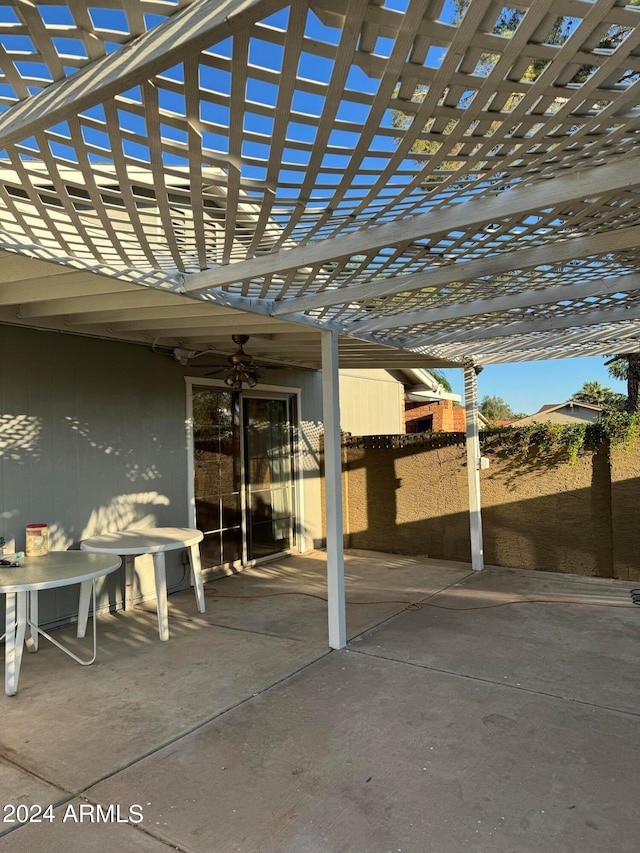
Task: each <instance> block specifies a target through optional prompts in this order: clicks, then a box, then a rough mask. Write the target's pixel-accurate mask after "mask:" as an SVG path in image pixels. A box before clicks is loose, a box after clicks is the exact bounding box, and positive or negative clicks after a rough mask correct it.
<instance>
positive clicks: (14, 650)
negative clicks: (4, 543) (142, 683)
mask: <svg viewBox="0 0 640 853" xmlns="http://www.w3.org/2000/svg"><path fill="white" fill-rule="evenodd" d="M121 563H122V560H121V559H120V557H118V556H117V555H110V556H107V555H105V554H85V553H83V552H82V551H50V552H49V553H48V554H44V555H43V556H41V557H23V558H22V559H21V560H20V566H0V592H3V593H4V594H5V596H6V621H5V625H6V628H5V662H4V685H5V688H4V689H5V693H6V694H7V696H15V694H16V693H17V691H18V678H19V676H20V665H21V663H22V652H23V648H24V643H25V634H26V629H27V627H28V628H29V633H30V637H29V639H28V640H27V648H28V649H29V651H30V652H35V651H36V650H37V648H38V635H39V634H42V636H43V637H46V639H47V640H49V642H51V643H53V645H54V646H57V647H58V648H59V649H61V650H62V651H63V652H64V653H65V654H67V655H69V657H71V658H73V659H74V660H75V661H77V662H78V663H80V664H82V665H83V666H89V664H92V663H93V662H94V660H95V659H96V648H97V646H96V617H95V612H96V606H95V605H96V590H95V581H96V579H97V578H100V577H103V576H104V575H108V574H109V573H110V572H114V571H115V570H116V569H117V568H119V567H120V565H121ZM76 583H79V584H80V597H81V598H82V597H83V595H84V597H85V598H86V600H87V608H88V603H89V600H90V599H91V598H93V654H92V656H91V657H90V658H89V659H83V658H80V657H78V656H77V655H76V654H75V653H74V652H72V651H71V649H68V648H67V647H66V646H64V645H63V644H62V643H60V642H59V641H58V640H56V639H55V638H54V637H52V636H51V635H50V634H48V633H47V632H46V631H43V630H42V628H40V627H39V626H38V591H39V590H41V589H55V588H57V587H61V586H71V585H72V584H76ZM85 630H86V621H85ZM78 636H84V633H83V634H82V635H80V634H79V635H78ZM0 639H1V638H0Z"/></svg>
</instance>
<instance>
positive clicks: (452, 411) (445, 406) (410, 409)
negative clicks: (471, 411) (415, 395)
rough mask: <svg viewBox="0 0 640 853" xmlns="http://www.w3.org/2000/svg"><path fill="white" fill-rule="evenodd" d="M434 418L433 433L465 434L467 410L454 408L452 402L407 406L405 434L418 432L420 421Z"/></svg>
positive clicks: (444, 401)
mask: <svg viewBox="0 0 640 853" xmlns="http://www.w3.org/2000/svg"><path fill="white" fill-rule="evenodd" d="M427 417H432V418H433V425H432V430H433V432H464V430H465V410H464V407H463V406H454V404H453V401H452V400H433V401H431V402H430V403H407V404H406V406H405V413H404V422H405V432H408V433H415V432H418V431H419V430H418V421H420V420H423V419H425V418H427Z"/></svg>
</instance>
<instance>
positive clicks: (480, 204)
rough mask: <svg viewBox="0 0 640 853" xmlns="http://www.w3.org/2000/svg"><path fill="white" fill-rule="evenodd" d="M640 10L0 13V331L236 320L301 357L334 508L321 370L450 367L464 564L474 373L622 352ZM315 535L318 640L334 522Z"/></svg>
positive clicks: (273, 2)
mask: <svg viewBox="0 0 640 853" xmlns="http://www.w3.org/2000/svg"><path fill="white" fill-rule="evenodd" d="M636 2H637V0H636ZM639 22H640V6H637V5H635V4H632V5H627V4H625V3H624V2H618V0H592V1H590V0H553V2H552V0H516V2H514V3H513V4H510V5H508V6H504V5H503V3H502V2H492V1H491V0H471V2H469V3H464V2H462V3H455V2H452V0H317V2H316V0H295V1H294V0H289V2H287V0H193V2H188V0H184V1H183V0H179V2H173V0H165V2H161V0H120V2H118V0H99V2H96V3H93V4H88V3H84V2H81V0H66V2H63V0H52V2H37V3H32V2H26V0H13V2H8V3H7V4H5V5H4V6H3V7H2V10H1V12H0V68H1V72H2V77H1V79H0V105H1V107H2V113H1V114H0V251H2V252H3V254H2V255H1V256H0V257H1V259H2V267H1V268H0V322H4V323H14V324H21V325H27V326H35V327H37V328H45V329H55V330H63V331H66V332H69V331H71V332H77V333H79V334H89V335H100V336H103V337H111V338H115V339H118V340H125V341H136V342H139V343H146V344H154V345H156V346H164V347H168V348H172V347H183V348H188V349H190V350H202V349H213V350H218V351H224V350H225V349H226V350H227V351H228V350H229V349H230V348H231V344H230V336H231V334H232V333H233V332H238V331H241V332H245V333H248V334H250V335H251V336H252V338H251V343H252V346H251V350H252V353H253V354H254V355H255V356H256V357H258V358H259V359H262V360H265V361H272V362H274V363H281V364H291V365H298V366H305V367H312V368H313V367H315V368H317V367H320V366H322V368H323V375H324V377H325V379H324V382H325V407H326V411H325V419H326V423H327V425H328V424H332V425H333V426H332V428H331V429H329V427H328V426H327V444H326V451H327V458H328V464H327V494H328V497H329V500H330V501H331V502H333V506H334V507H338V506H339V505H340V491H339V490H340V482H339V480H340V478H339V453H338V449H339V448H338V443H339V418H338V399H337V391H336V387H337V386H336V383H335V377H336V375H337V369H338V363H340V364H341V365H344V366H360V367H392V368H393V367H403V366H405V367H428V366H438V365H440V366H454V365H458V366H464V367H465V380H466V391H467V402H468V407H467V408H468V412H469V428H468V435H469V454H470V456H469V460H470V462H472V463H473V464H470V466H469V469H470V479H471V481H473V482H472V533H473V543H474V544H473V553H474V565H476V567H479V565H481V554H482V549H481V530H480V527H479V496H478V495H477V493H476V496H475V497H474V489H476V486H477V468H478V464H477V463H478V458H479V452H478V447H477V432H476V426H475V425H474V424H475V419H474V417H473V413H474V408H475V405H476V393H477V392H476V387H475V372H474V370H475V368H476V367H477V366H478V365H484V364H490V363H498V362H514V361H526V360H534V359H547V358H561V357H568V356H578V355H594V354H607V353H614V352H621V351H624V352H625V353H630V352H635V351H638V350H640V274H639V267H640V253H639V252H638V248H637V245H638V241H639V238H640V225H638V224H637V222H636V220H637V214H638V207H639V203H640V190H639V187H640V156H639V155H638V154H637V151H636V143H637V138H638V128H639V127H640V108H639V106H638V102H639V100H640V99H639V97H638V91H639V83H638V81H639V78H640V47H639V42H640V27H639V26H638V23H639ZM474 478H475V480H474ZM474 482H475V484H476V485H474ZM476 492H477V490H476ZM474 501H475V504H474ZM474 519H475V521H474ZM474 530H475V532H474ZM328 537H329V558H330V583H331V589H330V595H331V601H332V605H331V607H330V626H331V630H330V633H331V644H332V645H334V646H337V647H340V645H343V644H344V610H343V609H341V605H340V602H341V601H342V604H343V594H342V591H341V560H340V553H339V552H340V546H339V543H340V541H341V535H340V518H339V512H338V511H337V510H336V511H335V512H333V513H331V514H330V517H328Z"/></svg>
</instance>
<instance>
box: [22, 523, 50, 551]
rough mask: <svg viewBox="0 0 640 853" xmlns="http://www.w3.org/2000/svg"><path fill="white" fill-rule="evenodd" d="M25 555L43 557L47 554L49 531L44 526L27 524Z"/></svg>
mask: <svg viewBox="0 0 640 853" xmlns="http://www.w3.org/2000/svg"><path fill="white" fill-rule="evenodd" d="M26 533H27V535H26V540H27V541H26V545H25V549H24V550H25V554H26V555H27V557H43V556H44V555H45V554H48V553H49V529H48V527H47V525H46V524H27V530H26Z"/></svg>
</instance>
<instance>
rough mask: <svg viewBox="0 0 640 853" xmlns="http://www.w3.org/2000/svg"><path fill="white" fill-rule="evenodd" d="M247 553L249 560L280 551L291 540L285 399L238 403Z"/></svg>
mask: <svg viewBox="0 0 640 853" xmlns="http://www.w3.org/2000/svg"><path fill="white" fill-rule="evenodd" d="M242 403H243V416H244V441H245V452H244V457H245V470H246V500H247V553H248V558H249V559H250V560H257V559H260V557H267V556H269V555H271V554H278V553H280V552H281V551H286V550H287V549H288V548H290V547H291V545H292V537H293V477H292V467H293V466H292V461H293V460H292V441H291V414H290V411H289V410H290V401H289V400H273V399H265V398H257V397H256V398H245V399H244V400H243V401H242Z"/></svg>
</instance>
